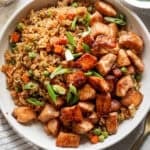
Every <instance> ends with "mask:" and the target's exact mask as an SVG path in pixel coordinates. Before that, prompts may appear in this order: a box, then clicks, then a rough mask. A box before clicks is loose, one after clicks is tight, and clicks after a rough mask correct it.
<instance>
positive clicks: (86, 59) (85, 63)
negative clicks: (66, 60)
mask: <svg viewBox="0 0 150 150" xmlns="http://www.w3.org/2000/svg"><path fill="white" fill-rule="evenodd" d="M96 62H97V58H96V57H95V56H93V55H91V54H89V53H85V54H84V55H82V56H81V57H80V58H79V59H77V61H76V66H77V67H79V68H81V69H82V70H83V71H88V70H90V69H93V68H94V67H95V64H96Z"/></svg>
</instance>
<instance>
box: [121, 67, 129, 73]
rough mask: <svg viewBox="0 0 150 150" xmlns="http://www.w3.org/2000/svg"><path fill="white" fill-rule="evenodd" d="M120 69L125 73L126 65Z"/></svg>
mask: <svg viewBox="0 0 150 150" xmlns="http://www.w3.org/2000/svg"><path fill="white" fill-rule="evenodd" d="M120 70H121V72H123V73H127V71H128V70H127V68H126V67H122V68H121V69H120Z"/></svg>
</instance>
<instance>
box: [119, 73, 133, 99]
mask: <svg viewBox="0 0 150 150" xmlns="http://www.w3.org/2000/svg"><path fill="white" fill-rule="evenodd" d="M133 87H134V82H133V79H132V77H131V76H130V75H126V76H123V77H122V78H121V79H120V80H119V81H118V82H117V85H116V95H117V96H120V97H124V96H125V95H126V94H127V92H128V90H129V89H131V88H133Z"/></svg>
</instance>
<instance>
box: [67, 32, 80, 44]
mask: <svg viewBox="0 0 150 150" xmlns="http://www.w3.org/2000/svg"><path fill="white" fill-rule="evenodd" d="M66 36H67V39H68V42H69V44H70V45H72V46H74V47H76V45H77V43H76V41H75V39H74V36H73V35H72V33H71V32H66Z"/></svg>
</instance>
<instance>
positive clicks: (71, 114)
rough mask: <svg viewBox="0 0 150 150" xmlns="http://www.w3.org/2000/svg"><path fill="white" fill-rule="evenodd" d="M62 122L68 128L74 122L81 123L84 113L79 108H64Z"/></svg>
mask: <svg viewBox="0 0 150 150" xmlns="http://www.w3.org/2000/svg"><path fill="white" fill-rule="evenodd" d="M60 119H61V121H62V122H63V124H64V125H66V126H68V125H70V123H71V122H72V121H76V122H80V121H82V120H83V116H82V112H81V109H80V107H79V106H72V107H64V108H62V109H61V116H60Z"/></svg>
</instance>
